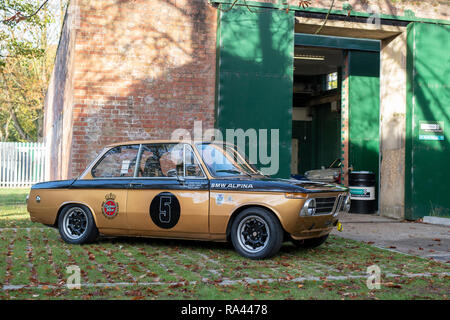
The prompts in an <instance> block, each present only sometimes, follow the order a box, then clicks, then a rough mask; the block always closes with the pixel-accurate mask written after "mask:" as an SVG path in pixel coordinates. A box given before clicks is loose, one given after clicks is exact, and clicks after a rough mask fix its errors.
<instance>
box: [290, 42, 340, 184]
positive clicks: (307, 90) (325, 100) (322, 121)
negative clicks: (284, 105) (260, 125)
mask: <svg viewBox="0 0 450 320" xmlns="http://www.w3.org/2000/svg"><path fill="white" fill-rule="evenodd" d="M343 65H344V50H341V49H333V48H317V47H307V46H295V49H294V96H293V104H292V106H293V111H292V146H293V147H292V167H291V172H292V174H294V175H300V176H301V175H304V174H305V172H307V171H309V170H313V169H320V168H328V167H329V166H330V165H331V164H332V163H335V160H336V159H339V158H340V154H341V148H340V145H341V143H340V141H341V82H342V80H341V79H342V67H343ZM336 179H337V180H338V179H339V177H338V176H336Z"/></svg>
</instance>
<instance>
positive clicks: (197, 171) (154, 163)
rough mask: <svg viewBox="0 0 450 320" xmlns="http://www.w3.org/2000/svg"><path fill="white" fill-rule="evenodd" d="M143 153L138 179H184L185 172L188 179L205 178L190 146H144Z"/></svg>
mask: <svg viewBox="0 0 450 320" xmlns="http://www.w3.org/2000/svg"><path fill="white" fill-rule="evenodd" d="M185 146H186V147H185ZM141 152H142V155H141V160H140V162H139V167H138V174H137V176H138V177H149V178H153V177H176V176H180V177H182V176H184V173H185V172H186V177H203V172H202V171H201V168H200V165H199V163H198V162H197V160H196V159H195V156H194V153H193V151H192V149H191V147H190V146H189V145H184V144H175V143H161V144H148V145H143V146H142V151H141ZM184 162H186V165H185V166H184V164H185V163H184Z"/></svg>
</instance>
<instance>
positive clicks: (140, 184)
mask: <svg viewBox="0 0 450 320" xmlns="http://www.w3.org/2000/svg"><path fill="white" fill-rule="evenodd" d="M143 187H144V184H143V183H133V182H132V183H130V188H133V189H140V188H143Z"/></svg>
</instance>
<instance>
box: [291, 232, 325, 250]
mask: <svg viewBox="0 0 450 320" xmlns="http://www.w3.org/2000/svg"><path fill="white" fill-rule="evenodd" d="M327 239H328V234H327V235H325V236H322V237H319V238H311V239H305V240H294V239H291V241H292V243H293V244H294V245H295V246H296V247H299V248H305V249H312V248H316V247H318V246H320V245H321V244H323V243H324V242H325V241H327Z"/></svg>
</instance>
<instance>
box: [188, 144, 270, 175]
mask: <svg viewBox="0 0 450 320" xmlns="http://www.w3.org/2000/svg"><path fill="white" fill-rule="evenodd" d="M196 146H197V149H198V152H199V153H200V155H201V156H202V159H203V162H204V163H205V165H206V166H207V167H208V170H209V172H211V174H212V175H213V176H215V177H225V176H240V175H247V176H251V175H260V174H261V173H259V172H258V170H256V169H255V168H254V167H253V166H252V165H250V164H249V163H248V162H247V161H246V160H245V158H244V157H243V156H242V155H241V154H240V153H239V152H238V151H237V150H236V149H235V148H234V147H233V146H231V145H222V144H219V143H198V144H197V145H196Z"/></svg>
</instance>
